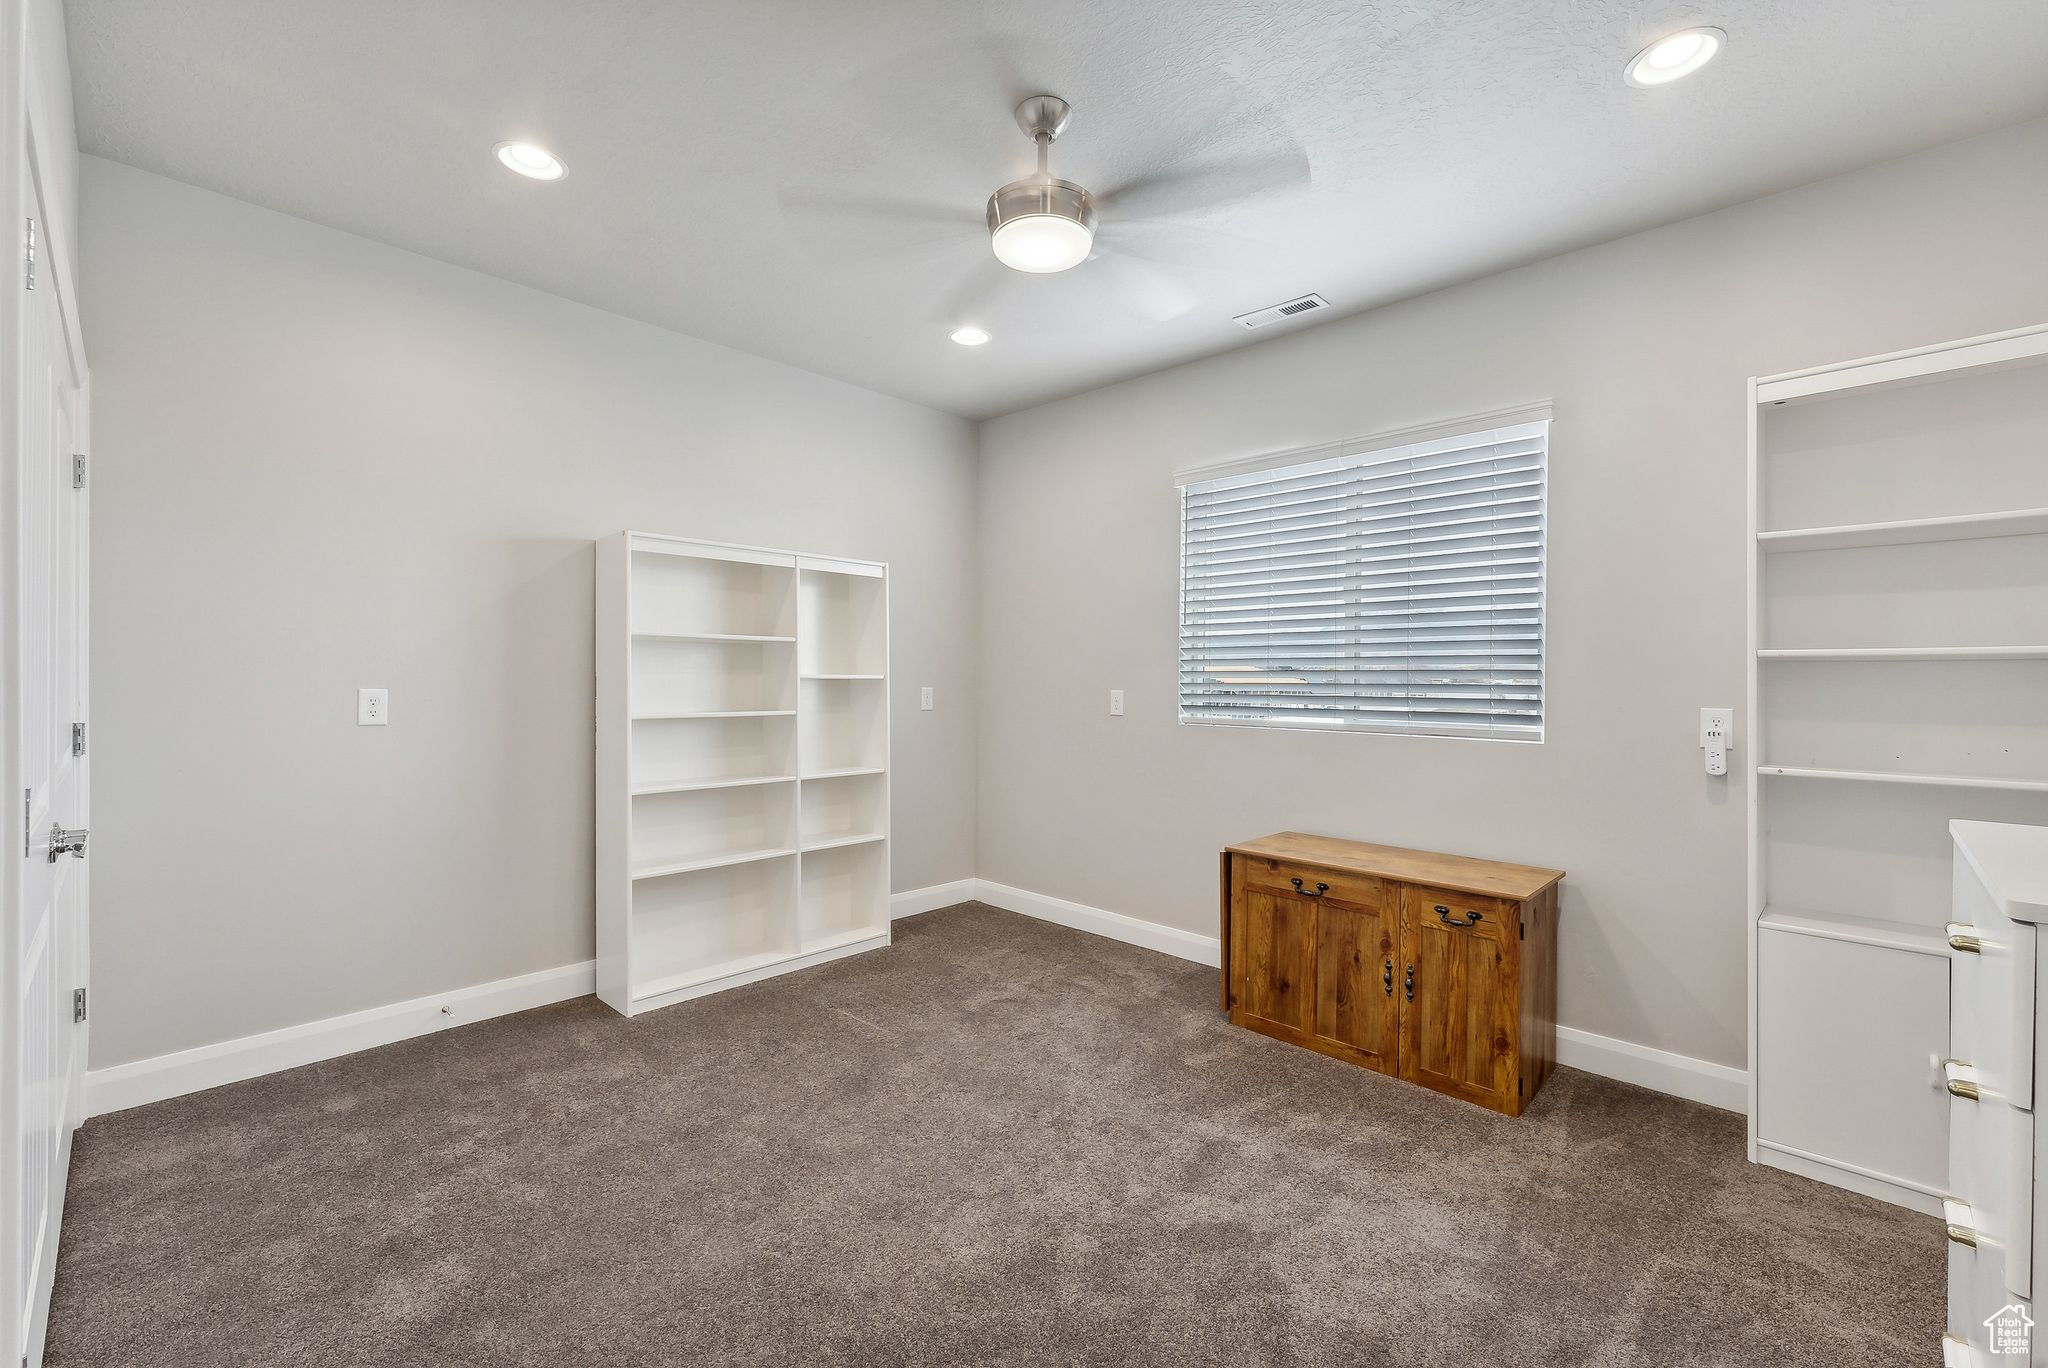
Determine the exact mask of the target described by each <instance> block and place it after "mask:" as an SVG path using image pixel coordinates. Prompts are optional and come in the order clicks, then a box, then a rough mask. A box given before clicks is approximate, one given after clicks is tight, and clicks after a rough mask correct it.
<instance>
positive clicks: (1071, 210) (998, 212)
mask: <svg viewBox="0 0 2048 1368" xmlns="http://www.w3.org/2000/svg"><path fill="white" fill-rule="evenodd" d="M988 231H989V240H990V241H991V242H992V243H994V244H995V250H996V256H997V257H999V258H1000V259H1001V260H1002V261H1003V263H1004V264H1005V265H1007V266H1011V267H1014V268H1016V269H1017V270H1020V271H1030V272H1032V273H1034V274H1047V273H1050V272H1053V271H1064V270H1066V269H1067V268H1069V267H1071V266H1075V265H1078V264H1079V263H1080V261H1081V259H1082V258H1084V257H1086V256H1087V255H1088V250H1089V245H1090V243H1091V242H1092V241H1093V240H1094V237H1095V200H1094V198H1093V197H1092V196H1090V195H1089V193H1088V192H1087V191H1086V190H1084V189H1083V188H1081V187H1080V186H1078V185H1076V184H1074V182H1072V181H1063V180H1052V179H1050V178H1047V179H1042V180H1041V179H1039V178H1037V177H1033V178H1031V179H1029V180H1020V181H1011V182H1010V183H1009V184H1008V185H1006V186H1004V187H1003V188H1002V189H1000V190H998V191H996V192H995V193H994V194H993V195H990V196H989V197H988ZM1027 241H1028V242H1031V243H1034V244H1041V243H1042V244H1043V248H1042V250H1034V249H1033V248H1032V247H1030V246H1027V245H1026V243H1027ZM1013 242H1014V244H1015V245H1014V246H1012V245H1011V244H1012V243H1013Z"/></svg>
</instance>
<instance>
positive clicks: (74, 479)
mask: <svg viewBox="0 0 2048 1368" xmlns="http://www.w3.org/2000/svg"><path fill="white" fill-rule="evenodd" d="M71 487H72V488H73V489H83V488H85V457H84V456H83V455H78V456H73V457H72V458H71Z"/></svg>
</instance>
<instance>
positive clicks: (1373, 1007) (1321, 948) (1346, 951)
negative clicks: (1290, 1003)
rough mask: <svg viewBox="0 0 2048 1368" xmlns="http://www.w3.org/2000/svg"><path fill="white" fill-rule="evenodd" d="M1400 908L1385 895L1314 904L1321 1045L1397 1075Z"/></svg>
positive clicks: (1318, 1039)
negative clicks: (1397, 953)
mask: <svg viewBox="0 0 2048 1368" xmlns="http://www.w3.org/2000/svg"><path fill="white" fill-rule="evenodd" d="M1396 917H1397V909H1396V908H1395V907H1394V906H1393V905H1392V904H1390V903H1389V901H1388V899H1387V898H1386V896H1385V895H1384V894H1382V895H1381V896H1380V897H1377V898H1372V899H1370V900H1369V901H1368V900H1366V899H1363V898H1362V899H1360V900H1359V901H1356V902H1353V901H1349V900H1345V901H1340V900H1338V899H1335V898H1331V897H1327V896H1326V897H1323V898H1320V899H1318V900H1317V904H1316V993H1315V1008H1314V1013H1313V1016H1312V1021H1313V1028H1314V1032H1315V1037H1316V1043H1317V1045H1318V1046H1319V1047H1320V1048H1322V1049H1325V1050H1327V1051H1328V1052H1329V1053H1331V1054H1334V1055H1336V1056H1338V1057H1339V1058H1341V1059H1348V1060H1351V1061H1352V1062H1354V1063H1358V1064H1363V1065H1365V1066H1366V1067H1367V1068H1369V1069H1378V1070H1379V1071H1380V1072H1381V1073H1393V1072H1394V1070H1395V1060H1396V1058H1397V1057H1398V1051H1399V1035H1398V1033H1399V1029H1400V998H1399V996H1398V994H1399V993H1400V991H1401V966H1400V965H1399V964H1397V963H1396V962H1395V948H1394V947H1395V930H1396Z"/></svg>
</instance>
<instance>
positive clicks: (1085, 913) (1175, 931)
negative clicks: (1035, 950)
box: [975, 879, 1223, 968]
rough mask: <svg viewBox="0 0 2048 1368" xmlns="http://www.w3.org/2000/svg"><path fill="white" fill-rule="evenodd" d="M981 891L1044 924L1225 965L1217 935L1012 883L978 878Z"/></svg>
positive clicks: (982, 896)
mask: <svg viewBox="0 0 2048 1368" xmlns="http://www.w3.org/2000/svg"><path fill="white" fill-rule="evenodd" d="M975 883H976V884H977V885H978V887H979V889H980V891H979V892H978V893H976V894H975V899H976V901H978V902H985V903H987V904H988V905H989V906H991V907H1000V908H1002V909H1003V910H1004V911H1006V912H1022V913H1023V914H1024V915H1025V916H1027V917H1036V918H1038V919H1039V920H1040V921H1049V922H1058V923H1059V924H1060V925H1061V926H1071V927H1073V928H1074V929H1075V930H1076V931H1088V932H1092V933H1094V934H1095V935H1098V936H1107V937H1109V938H1110V939H1111V940H1120V941H1125V942H1128V943H1129V944H1131V945H1142V946H1144V947H1145V948H1146V949H1147V950H1157V951H1160V952H1161V953H1162V954H1168V955H1178V956H1179V957H1180V958H1182V959H1184V960H1193V961H1194V962H1195V963H1197V964H1206V965H1209V966H1210V967H1212V968H1214V967H1216V966H1218V965H1221V964H1222V963H1223V946H1222V943H1221V942H1220V941H1218V940H1217V939H1216V937H1214V936H1204V935H1200V934H1198V933H1196V932H1193V931H1183V930H1181V929H1180V928H1179V927H1177V926H1165V925H1162V924H1160V923H1159V922H1150V921H1140V920H1139V919H1138V918H1136V917H1126V916H1125V915H1124V914H1123V913H1121V912H1105V911H1103V910H1102V909H1101V908H1099V907H1089V906H1087V905H1085V904H1083V903H1077V902H1068V901H1067V900H1066V899H1064V898H1049V897H1047V896H1046V895H1045V894H1043V893H1031V892H1027V891H1025V890H1024V889H1021V888H1011V887H1010V886H1009V885H1008V884H999V883H990V882H989V881H988V880H987V879H976V880H975Z"/></svg>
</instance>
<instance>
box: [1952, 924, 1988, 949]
mask: <svg viewBox="0 0 2048 1368" xmlns="http://www.w3.org/2000/svg"><path fill="white" fill-rule="evenodd" d="M1948 948H1949V949H1951V950H1960V951H1962V952H1963V953H1964V954H1966V955H1980V954H1982V953H1984V942H1983V941H1982V940H1981V939H1979V938H1978V935H1977V928H1976V927H1974V926H1971V925H1970V924H1969V923H1968V922H1950V923H1949V924H1948Z"/></svg>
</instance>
